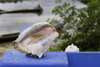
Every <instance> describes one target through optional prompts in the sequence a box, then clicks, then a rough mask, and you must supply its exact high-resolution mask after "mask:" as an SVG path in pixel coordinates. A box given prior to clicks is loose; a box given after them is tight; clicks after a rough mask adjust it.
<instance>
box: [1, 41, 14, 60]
mask: <svg viewBox="0 0 100 67" xmlns="http://www.w3.org/2000/svg"><path fill="white" fill-rule="evenodd" d="M8 50H14V47H13V45H12V41H9V42H0V58H1V57H2V55H3V54H4V53H5V51H8Z"/></svg>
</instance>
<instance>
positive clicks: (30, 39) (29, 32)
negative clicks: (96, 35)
mask: <svg viewBox="0 0 100 67" xmlns="http://www.w3.org/2000/svg"><path fill="white" fill-rule="evenodd" d="M58 35H59V34H58V33H57V31H56V29H55V28H54V27H53V26H51V25H50V24H49V23H48V22H40V23H36V24H33V25H32V26H31V27H29V28H27V29H26V30H25V31H23V32H22V34H21V35H20V36H19V37H18V38H17V39H16V40H15V41H14V47H15V49H17V50H18V51H20V52H23V53H26V54H30V53H31V54H32V55H36V56H38V57H39V58H41V57H42V56H43V55H44V54H45V53H46V51H47V50H48V49H49V47H50V45H51V43H52V41H53V40H54V39H56V38H57V37H58Z"/></svg>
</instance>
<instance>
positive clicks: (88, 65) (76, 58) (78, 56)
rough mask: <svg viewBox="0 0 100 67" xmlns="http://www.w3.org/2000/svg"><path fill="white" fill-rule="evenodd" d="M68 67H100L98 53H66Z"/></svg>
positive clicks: (99, 55)
mask: <svg viewBox="0 0 100 67" xmlns="http://www.w3.org/2000/svg"><path fill="white" fill-rule="evenodd" d="M66 54H67V57H68V62H69V64H68V65H69V67H100V52H66Z"/></svg>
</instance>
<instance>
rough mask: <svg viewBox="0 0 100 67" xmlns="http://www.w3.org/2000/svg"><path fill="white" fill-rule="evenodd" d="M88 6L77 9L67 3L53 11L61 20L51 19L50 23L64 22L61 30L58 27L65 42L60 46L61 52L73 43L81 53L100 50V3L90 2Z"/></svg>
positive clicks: (94, 0) (93, 0)
mask: <svg viewBox="0 0 100 67" xmlns="http://www.w3.org/2000/svg"><path fill="white" fill-rule="evenodd" d="M87 5H88V6H87V7H84V8H81V9H77V8H76V7H75V6H70V3H67V2H65V3H64V4H63V5H60V6H56V7H55V8H54V9H53V10H52V13H53V14H55V15H59V17H60V19H52V20H50V19H49V20H48V21H49V22H50V23H51V24H53V25H54V24H56V25H59V24H60V22H63V26H62V27H59V28H60V29H59V28H58V27H57V31H58V32H59V33H60V36H59V38H60V39H62V40H64V41H63V42H62V43H61V44H60V45H59V46H58V47H59V48H60V49H61V50H65V48H66V47H67V46H68V45H70V44H72V43H73V44H75V45H76V46H78V47H79V48H80V50H81V51H98V50H100V35H99V34H100V31H99V30H100V2H99V0H90V2H89V3H88V4H87Z"/></svg>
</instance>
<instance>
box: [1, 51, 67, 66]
mask: <svg viewBox="0 0 100 67" xmlns="http://www.w3.org/2000/svg"><path fill="white" fill-rule="evenodd" d="M0 66H1V67H68V60H67V57H66V53H64V52H47V53H46V56H45V57H42V58H34V57H32V56H25V53H21V52H18V51H17V50H11V51H6V52H5V53H4V55H3V56H2V58H1V62H0Z"/></svg>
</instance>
